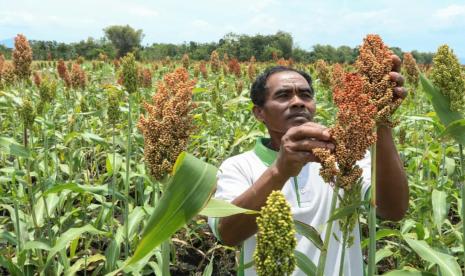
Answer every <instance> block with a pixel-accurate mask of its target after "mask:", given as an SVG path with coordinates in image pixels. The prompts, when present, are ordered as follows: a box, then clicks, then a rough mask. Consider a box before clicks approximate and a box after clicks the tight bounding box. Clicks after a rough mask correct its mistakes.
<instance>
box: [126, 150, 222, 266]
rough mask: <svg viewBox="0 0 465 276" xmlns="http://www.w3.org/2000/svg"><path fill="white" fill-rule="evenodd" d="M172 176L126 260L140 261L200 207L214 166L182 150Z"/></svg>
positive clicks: (209, 187) (213, 176) (209, 190)
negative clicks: (137, 242)
mask: <svg viewBox="0 0 465 276" xmlns="http://www.w3.org/2000/svg"><path fill="white" fill-rule="evenodd" d="M174 172H175V173H174V175H173V177H172V179H171V181H170V183H169V184H168V186H167V188H166V190H165V192H164V193H163V195H162V197H161V198H160V201H159V203H158V205H157V206H156V208H155V210H154V211H153V213H152V216H151V217H150V219H149V221H148V223H147V225H146V227H145V229H144V232H143V234H142V238H141V240H140V242H139V245H138V246H137V248H136V251H135V253H134V255H133V256H132V257H131V259H130V260H129V261H128V262H127V263H126V265H131V264H134V263H136V262H137V261H139V260H141V259H142V258H144V256H146V255H147V254H149V253H150V252H151V251H152V250H154V249H155V248H156V247H157V246H159V245H160V244H161V243H162V242H163V241H165V240H166V239H168V238H169V237H170V236H171V235H172V234H174V233H175V232H176V231H177V230H178V229H179V228H180V227H182V226H183V225H185V224H186V223H187V222H188V221H189V220H190V219H191V218H192V217H194V216H195V215H196V214H198V213H199V212H200V210H202V208H203V207H204V206H205V205H206V203H207V202H208V200H209V198H210V196H211V194H212V192H213V189H214V185H215V183H216V172H217V169H216V168H215V167H214V166H212V165H209V164H207V163H205V162H203V161H201V160H199V159H197V158H195V157H194V156H192V155H190V154H188V153H186V152H183V153H182V154H181V155H180V156H179V157H178V160H177V161H176V164H175V169H174Z"/></svg>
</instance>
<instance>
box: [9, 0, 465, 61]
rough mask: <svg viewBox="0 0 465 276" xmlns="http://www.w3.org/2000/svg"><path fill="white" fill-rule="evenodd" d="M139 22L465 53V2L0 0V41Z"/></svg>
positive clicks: (205, 38)
mask: <svg viewBox="0 0 465 276" xmlns="http://www.w3.org/2000/svg"><path fill="white" fill-rule="evenodd" d="M115 24H118V25H125V24H129V25H131V26H132V27H134V28H137V29H143V31H144V34H145V38H144V40H143V44H144V45H147V44H151V43H153V42H172V43H182V42H184V41H186V42H188V41H197V42H211V41H218V40H219V39H220V38H221V37H223V36H224V35H225V34H226V33H228V32H234V33H238V34H257V33H260V34H272V33H275V32H276V31H278V30H282V31H286V32H289V33H291V34H292V35H293V37H294V39H295V42H296V44H297V45H298V46H300V47H302V48H304V49H307V50H309V49H311V46H312V45H315V44H318V43H319V44H331V45H333V46H340V45H348V46H351V47H354V46H356V45H359V44H360V43H361V41H362V39H363V37H364V36H365V35H366V34H368V33H378V34H380V35H381V36H382V38H383V39H384V41H385V43H387V44H388V45H389V46H398V47H401V48H402V49H403V50H404V51H411V50H414V49H417V50H420V51H433V52H434V51H436V49H437V47H438V46H439V45H441V44H444V43H447V44H449V46H451V47H452V48H453V49H454V51H455V53H456V54H457V55H458V56H460V57H462V58H464V57H465V1H447V0H442V1H432V0H430V1H408V0H403V1H397V0H390V1H374V0H371V1H365V0H361V1H357V0H354V1H309V0H307V1H298V0H287V1H278V0H257V1H254V0H232V1H231V0H216V1H213V0H202V1H178V0H169V1H142V0H139V1H130V0H126V1H124V0H103V1H98V0H92V1H91V0H78V1H66V0H61V1H55V0H42V1H32V0H30V1H24V0H15V1H12V0H0V40H3V39H8V38H11V37H14V36H15V35H16V34H17V33H23V34H25V35H26V36H27V37H28V38H29V39H37V40H56V41H63V42H76V41H79V40H82V39H86V38H87V37H89V36H92V37H94V38H100V37H102V36H103V31H102V29H103V28H105V27H106V26H109V25H115Z"/></svg>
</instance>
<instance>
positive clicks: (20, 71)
mask: <svg viewBox="0 0 465 276" xmlns="http://www.w3.org/2000/svg"><path fill="white" fill-rule="evenodd" d="M31 63H32V49H31V46H29V41H28V40H27V38H26V37H25V36H24V35H22V34H18V35H17V36H16V37H15V49H14V50H13V66H14V68H15V74H16V76H17V77H18V79H23V80H25V79H28V78H29V77H30V76H31Z"/></svg>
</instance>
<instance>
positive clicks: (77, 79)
mask: <svg viewBox="0 0 465 276" xmlns="http://www.w3.org/2000/svg"><path fill="white" fill-rule="evenodd" d="M86 83H87V77H86V72H84V70H83V69H82V68H81V66H80V65H79V64H77V63H73V67H72V69H71V86H72V87H73V88H75V89H76V88H81V89H84V88H86Z"/></svg>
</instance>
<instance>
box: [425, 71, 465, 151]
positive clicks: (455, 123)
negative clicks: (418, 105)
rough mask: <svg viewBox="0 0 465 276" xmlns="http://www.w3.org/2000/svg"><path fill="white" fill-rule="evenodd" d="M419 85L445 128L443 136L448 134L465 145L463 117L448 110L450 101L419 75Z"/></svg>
mask: <svg viewBox="0 0 465 276" xmlns="http://www.w3.org/2000/svg"><path fill="white" fill-rule="evenodd" d="M420 80H421V85H422V86H423V89H424V90H425V92H426V93H427V94H428V96H429V98H430V100H431V103H432V104H433V108H434V110H435V111H436V114H437V115H438V117H439V120H441V123H442V124H443V125H444V126H446V131H444V133H443V134H450V135H451V136H452V137H453V138H454V139H455V140H456V141H457V142H458V143H462V144H464V143H465V131H464V130H465V126H464V125H463V124H464V123H463V119H464V118H463V115H462V114H461V113H460V112H457V111H452V110H451V109H450V100H449V98H448V97H447V96H445V95H444V94H443V93H441V91H440V90H439V88H437V87H435V86H434V85H433V84H432V83H431V82H430V81H429V80H428V79H427V78H426V77H425V76H424V75H423V74H420Z"/></svg>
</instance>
